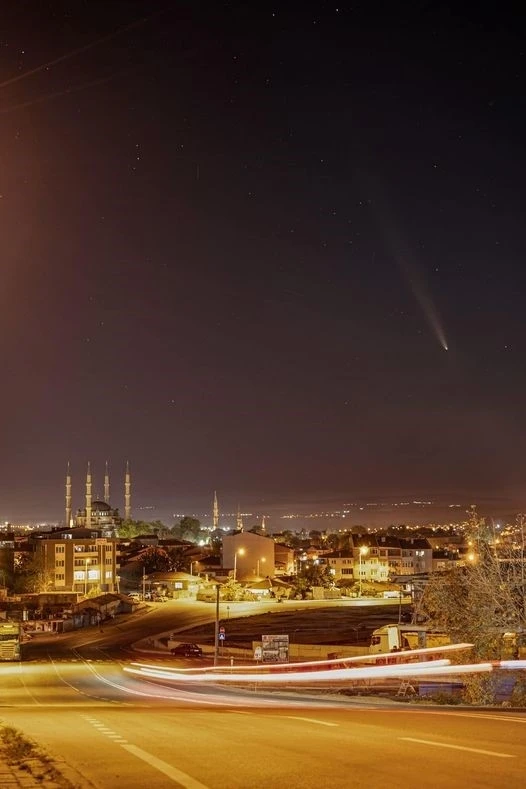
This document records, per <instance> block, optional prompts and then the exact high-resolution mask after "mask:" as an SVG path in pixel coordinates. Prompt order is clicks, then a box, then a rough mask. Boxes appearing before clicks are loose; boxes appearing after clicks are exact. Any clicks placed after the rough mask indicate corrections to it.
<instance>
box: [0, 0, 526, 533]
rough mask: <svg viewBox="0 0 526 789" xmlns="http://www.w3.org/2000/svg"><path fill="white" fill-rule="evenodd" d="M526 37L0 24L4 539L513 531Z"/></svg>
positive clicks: (432, 26) (66, 18)
mask: <svg viewBox="0 0 526 789" xmlns="http://www.w3.org/2000/svg"><path fill="white" fill-rule="evenodd" d="M510 7H511V6H510ZM284 9H285V10H284ZM521 24H522V23H521V21H520V18H519V17H513V16H512V15H511V14H509V13H508V11H507V6H506V4H505V3H504V4H499V6H498V15H497V11H496V10H495V7H493V9H491V10H488V11H485V10H484V9H478V10H477V11H472V12H471V13H470V15H469V16H468V15H467V14H466V15H465V16H459V11H458V4H448V3H440V4H438V3H424V2H421V3H407V4H404V3H402V4H393V3H388V4H385V5H384V4H382V3H371V2H364V3H353V4H351V5H345V4H343V5H341V6H339V7H337V5H335V4H329V3H316V4H309V3H302V4H299V3H298V4H296V3H275V4H274V5H272V4H269V3H259V4H257V7H256V8H254V7H253V4H251V3H238V2H231V3H221V2H216V3H210V4H208V3H199V2H193V3H190V2H187V3H183V2H168V0H167V1H166V2H162V1H160V2H133V1H131V0H125V1H124V0H123V1H122V2H119V1H118V0H112V1H111V2H108V3H93V2H87V0H86V1H85V2H83V1H81V0H77V1H76V2H73V1H70V2H67V0H62V1H61V2H58V1H57V2H38V3H37V2H30V1H27V2H17V3H3V4H2V19H1V26H0V29H1V41H0V83H1V84H0V221H1V238H2V255H1V271H2V287H1V289H0V365H1V367H0V369H1V371H2V383H1V387H0V402H1V410H0V413H1V431H0V436H1V444H0V520H5V519H9V520H12V521H17V520H20V519H24V518H31V519H42V520H45V519H59V518H61V517H63V511H64V507H63V499H64V473H65V466H66V462H67V461H68V460H70V461H71V464H72V471H73V503H74V506H75V507H77V506H80V505H82V503H83V484H84V474H85V466H86V462H87V461H88V460H90V461H91V463H92V468H93V473H94V492H95V493H98V494H99V495H101V494H102V478H103V473H104V468H103V464H104V461H105V460H106V459H108V460H109V461H110V467H111V472H112V492H113V498H112V501H113V503H114V504H115V505H116V506H120V507H121V508H122V491H121V488H122V478H123V469H124V464H125V462H126V460H128V459H129V461H130V464H131V468H132V474H133V514H134V515H135V516H136V517H141V516H143V517H149V518H152V519H153V518H155V517H159V518H161V519H165V520H168V515H169V513H173V512H185V511H198V510H205V509H206V508H208V510H210V505H211V499H212V496H213V491H214V489H216V490H217V491H218V497H219V500H220V504H221V508H222V509H223V510H230V511H231V510H235V509H236V508H237V503H238V502H240V504H241V508H242V509H250V510H251V511H256V510H257V511H265V510H268V511H270V510H271V509H272V508H273V507H278V506H283V507H289V508H301V507H306V508H309V507H313V506H315V505H317V503H319V502H322V503H324V506H325V505H327V506H328V505H329V503H334V506H337V505H340V504H343V503H344V502H349V501H355V500H358V499H364V500H374V501H377V500H381V499H383V498H385V497H395V498H396V497H397V496H400V497H403V496H429V497H433V498H434V499H436V500H440V501H443V502H445V503H447V502H450V501H462V502H466V504H469V503H471V501H479V502H486V504H485V506H486V507H487V509H488V511H491V509H492V507H493V508H494V510H495V513H496V514H497V511H498V510H499V508H502V507H509V508H511V509H513V508H516V509H521V508H524V507H526V487H525V482H526V451H525V450H526V446H525V436H526V430H525V428H526V424H525V423H526V410H525V408H524V399H525V396H524V392H525V384H526V371H525V365H524V358H525V345H526V330H525V321H524V286H525V278H526V269H525V265H524V264H525V236H524V207H525V206H524V183H525V176H526V167H525V164H526V162H525V157H526V154H525V140H526V128H525V119H526V106H525V104H526V98H525V97H526V85H525V60H526V55H525V47H524V36H523V33H524V28H523V27H522V26H521ZM75 51H76V53H75ZM69 53H72V56H71V57H67V58H62V56H64V55H68V54H69ZM61 58H62V59H61ZM53 61H57V62H55V63H54V64H53ZM46 63H48V64H49V63H52V65H49V66H48V67H47V68H43V69H41V68H39V67H40V66H42V65H44V64H46ZM31 72H34V73H31ZM24 75H25V76H24ZM446 348H447V350H446ZM143 506H145V507H147V506H153V507H155V509H154V510H148V511H145V512H142V511H139V509H138V508H139V507H143Z"/></svg>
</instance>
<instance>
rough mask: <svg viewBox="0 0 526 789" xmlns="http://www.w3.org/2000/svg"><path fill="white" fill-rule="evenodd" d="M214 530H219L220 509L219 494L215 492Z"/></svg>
mask: <svg viewBox="0 0 526 789" xmlns="http://www.w3.org/2000/svg"><path fill="white" fill-rule="evenodd" d="M212 521H213V524H214V529H218V528H219V507H218V506H217V493H216V492H215V490H214V514H213V516H212Z"/></svg>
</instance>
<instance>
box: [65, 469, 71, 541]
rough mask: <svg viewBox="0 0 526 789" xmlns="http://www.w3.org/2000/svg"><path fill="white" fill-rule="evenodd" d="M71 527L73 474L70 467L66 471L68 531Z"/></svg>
mask: <svg viewBox="0 0 526 789" xmlns="http://www.w3.org/2000/svg"><path fill="white" fill-rule="evenodd" d="M70 526H71V474H70V471H69V460H68V467H67V469H66V529H69V527H70Z"/></svg>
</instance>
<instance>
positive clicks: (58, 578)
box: [55, 573, 65, 581]
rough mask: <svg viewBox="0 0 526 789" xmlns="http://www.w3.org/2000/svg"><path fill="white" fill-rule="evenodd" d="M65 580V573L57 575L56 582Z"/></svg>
mask: <svg viewBox="0 0 526 789" xmlns="http://www.w3.org/2000/svg"><path fill="white" fill-rule="evenodd" d="M64 578H65V575H64V573H55V581H63V580H64Z"/></svg>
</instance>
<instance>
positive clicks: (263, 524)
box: [261, 515, 267, 534]
mask: <svg viewBox="0 0 526 789" xmlns="http://www.w3.org/2000/svg"><path fill="white" fill-rule="evenodd" d="M261 531H262V532H263V533H264V534H265V533H266V531H267V527H266V526H265V516H264V515H263V517H262V518H261Z"/></svg>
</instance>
